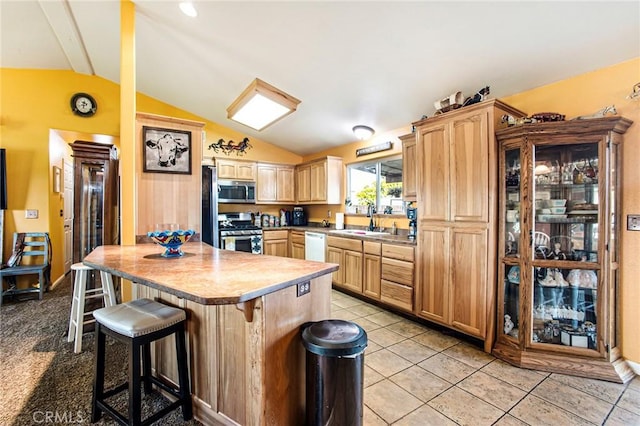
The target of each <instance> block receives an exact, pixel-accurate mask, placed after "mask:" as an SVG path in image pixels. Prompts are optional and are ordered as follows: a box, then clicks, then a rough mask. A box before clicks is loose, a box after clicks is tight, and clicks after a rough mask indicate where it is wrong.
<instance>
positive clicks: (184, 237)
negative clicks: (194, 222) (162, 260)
mask: <svg viewBox="0 0 640 426" xmlns="http://www.w3.org/2000/svg"><path fill="white" fill-rule="evenodd" d="M195 233H196V231H194V230H192V229H187V230H182V229H177V230H171V231H170V230H166V231H153V232H147V236H148V237H149V238H151V240H152V241H153V242H154V243H156V244H159V245H161V246H162V247H164V248H165V251H164V253H162V256H163V257H179V256H182V255H183V254H184V252H183V251H182V249H181V248H180V247H181V246H182V244H184V243H186V242H187V241H189V239H190V238H191V237H192V236H193V234H195Z"/></svg>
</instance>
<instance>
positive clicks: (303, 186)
mask: <svg viewBox="0 0 640 426" xmlns="http://www.w3.org/2000/svg"><path fill="white" fill-rule="evenodd" d="M296 201H297V202H299V203H303V202H308V201H311V169H310V167H309V165H304V166H300V167H297V168H296Z"/></svg>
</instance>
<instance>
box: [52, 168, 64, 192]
mask: <svg viewBox="0 0 640 426" xmlns="http://www.w3.org/2000/svg"><path fill="white" fill-rule="evenodd" d="M61 175H62V170H60V167H58V166H53V180H52V181H53V192H56V193H58V192H60V190H61V189H62V188H61V184H62V182H61V180H62V177H61Z"/></svg>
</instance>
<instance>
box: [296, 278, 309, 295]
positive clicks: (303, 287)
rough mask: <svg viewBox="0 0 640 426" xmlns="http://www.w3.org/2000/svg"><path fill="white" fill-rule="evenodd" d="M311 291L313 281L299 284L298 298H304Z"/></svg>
mask: <svg viewBox="0 0 640 426" xmlns="http://www.w3.org/2000/svg"><path fill="white" fill-rule="evenodd" d="M310 291H311V281H305V282H303V283H299V284H298V297H300V296H304V295H305V294H307V293H309V292H310Z"/></svg>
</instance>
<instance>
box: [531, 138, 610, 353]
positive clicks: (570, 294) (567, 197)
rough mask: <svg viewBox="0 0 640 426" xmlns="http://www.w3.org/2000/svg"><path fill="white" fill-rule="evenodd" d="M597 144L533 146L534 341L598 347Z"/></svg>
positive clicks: (532, 336) (590, 347)
mask: <svg viewBox="0 0 640 426" xmlns="http://www.w3.org/2000/svg"><path fill="white" fill-rule="evenodd" d="M598 147H599V144H598V143H596V142H594V143H582V144H566V145H534V151H533V176H532V181H533V182H532V184H533V203H535V205H533V206H532V209H531V210H532V213H533V218H532V219H533V220H532V227H531V231H530V238H529V239H530V243H531V256H532V257H533V259H532V264H533V271H532V278H533V306H532V307H531V308H532V317H533V318H532V325H533V327H532V333H531V341H532V342H534V343H538V342H540V343H550V344H556V345H564V346H575V347H582V348H589V349H596V342H597V318H596V314H597V312H598V309H597V288H598V282H599V276H598V275H599V269H600V268H599V263H597V262H599V260H600V253H599V249H598V248H599V244H598V243H599V220H598V219H599V215H600V209H601V206H600V200H599V196H598V194H599V190H598V188H599V183H598V180H599V177H600V176H599V169H598V167H599V163H600V159H599V153H598Z"/></svg>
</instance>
